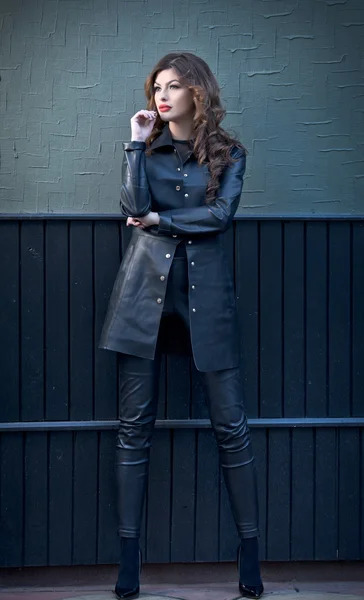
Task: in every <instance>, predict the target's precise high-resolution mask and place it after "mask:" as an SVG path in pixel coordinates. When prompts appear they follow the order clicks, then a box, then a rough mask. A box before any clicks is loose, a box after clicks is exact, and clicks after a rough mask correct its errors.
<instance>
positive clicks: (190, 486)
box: [171, 430, 196, 562]
mask: <svg viewBox="0 0 364 600" xmlns="http://www.w3.org/2000/svg"><path fill="white" fill-rule="evenodd" d="M172 473H173V478H172V505H171V561H172V562H193V559H194V550H195V548H194V546H195V501H196V498H195V486H196V432H195V431H193V430H185V431H183V430H181V431H178V430H176V431H174V432H173V463H172Z"/></svg>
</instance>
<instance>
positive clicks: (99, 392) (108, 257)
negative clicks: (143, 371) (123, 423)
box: [93, 221, 120, 419]
mask: <svg viewBox="0 0 364 600" xmlns="http://www.w3.org/2000/svg"><path fill="white" fill-rule="evenodd" d="M119 245H120V228H119V224H118V223H109V222H107V221H101V222H100V223H95V224H94V285H95V307H94V310H95V317H94V318H95V331H94V333H95V336H94V340H93V344H94V346H93V348H94V353H95V357H94V361H95V381H94V394H95V410H94V415H95V419H110V418H117V414H118V374H117V353H116V352H111V351H109V350H103V349H100V348H98V344H99V340H100V334H101V328H102V325H103V322H104V319H105V315H106V310H107V306H108V303H109V298H110V295H111V291H112V288H113V285H114V281H115V277H116V274H117V272H118V269H119V265H120V254H119Z"/></svg>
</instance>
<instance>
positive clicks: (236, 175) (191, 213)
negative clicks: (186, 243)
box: [158, 149, 246, 236]
mask: <svg viewBox="0 0 364 600" xmlns="http://www.w3.org/2000/svg"><path fill="white" fill-rule="evenodd" d="M234 150H235V149H234ZM232 156H233V158H236V159H238V160H236V161H235V162H234V163H233V164H232V165H229V166H228V167H226V169H225V171H224V172H223V174H222V176H221V180H220V187H219V189H218V191H217V195H216V198H215V200H214V201H213V202H211V203H210V204H204V205H203V206H197V207H195V208H176V209H171V210H164V211H160V212H159V216H160V221H159V225H158V233H159V234H161V235H173V234H179V235H188V236H199V235H206V234H216V233H222V232H224V231H226V229H227V228H228V227H229V226H230V224H231V222H232V220H233V217H234V215H235V213H236V210H237V208H238V205H239V200H240V195H241V190H242V187H243V175H244V173H245V166H246V157H245V154H243V152H242V151H241V150H238V149H236V150H235V151H234V152H233V153H232Z"/></svg>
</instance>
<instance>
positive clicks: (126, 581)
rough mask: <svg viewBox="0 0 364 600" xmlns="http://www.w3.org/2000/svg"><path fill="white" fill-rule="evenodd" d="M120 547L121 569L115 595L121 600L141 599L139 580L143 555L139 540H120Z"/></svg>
mask: <svg viewBox="0 0 364 600" xmlns="http://www.w3.org/2000/svg"><path fill="white" fill-rule="evenodd" d="M120 547H121V552H120V568H119V574H118V580H117V582H116V585H115V590H114V592H115V595H116V597H117V598H119V599H120V600H124V598H128V600H132V599H133V598H139V578H140V573H141V570H142V553H141V550H140V548H139V540H138V539H136V538H120ZM135 554H136V556H135ZM135 559H136V560H135Z"/></svg>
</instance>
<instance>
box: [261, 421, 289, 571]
mask: <svg viewBox="0 0 364 600" xmlns="http://www.w3.org/2000/svg"><path fill="white" fill-rule="evenodd" d="M291 456H292V454H291V440H290V431H289V429H272V430H270V432H269V439H268V466H267V468H268V507H267V559H268V560H273V559H274V560H289V559H290V526H291V494H290V489H291Z"/></svg>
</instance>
